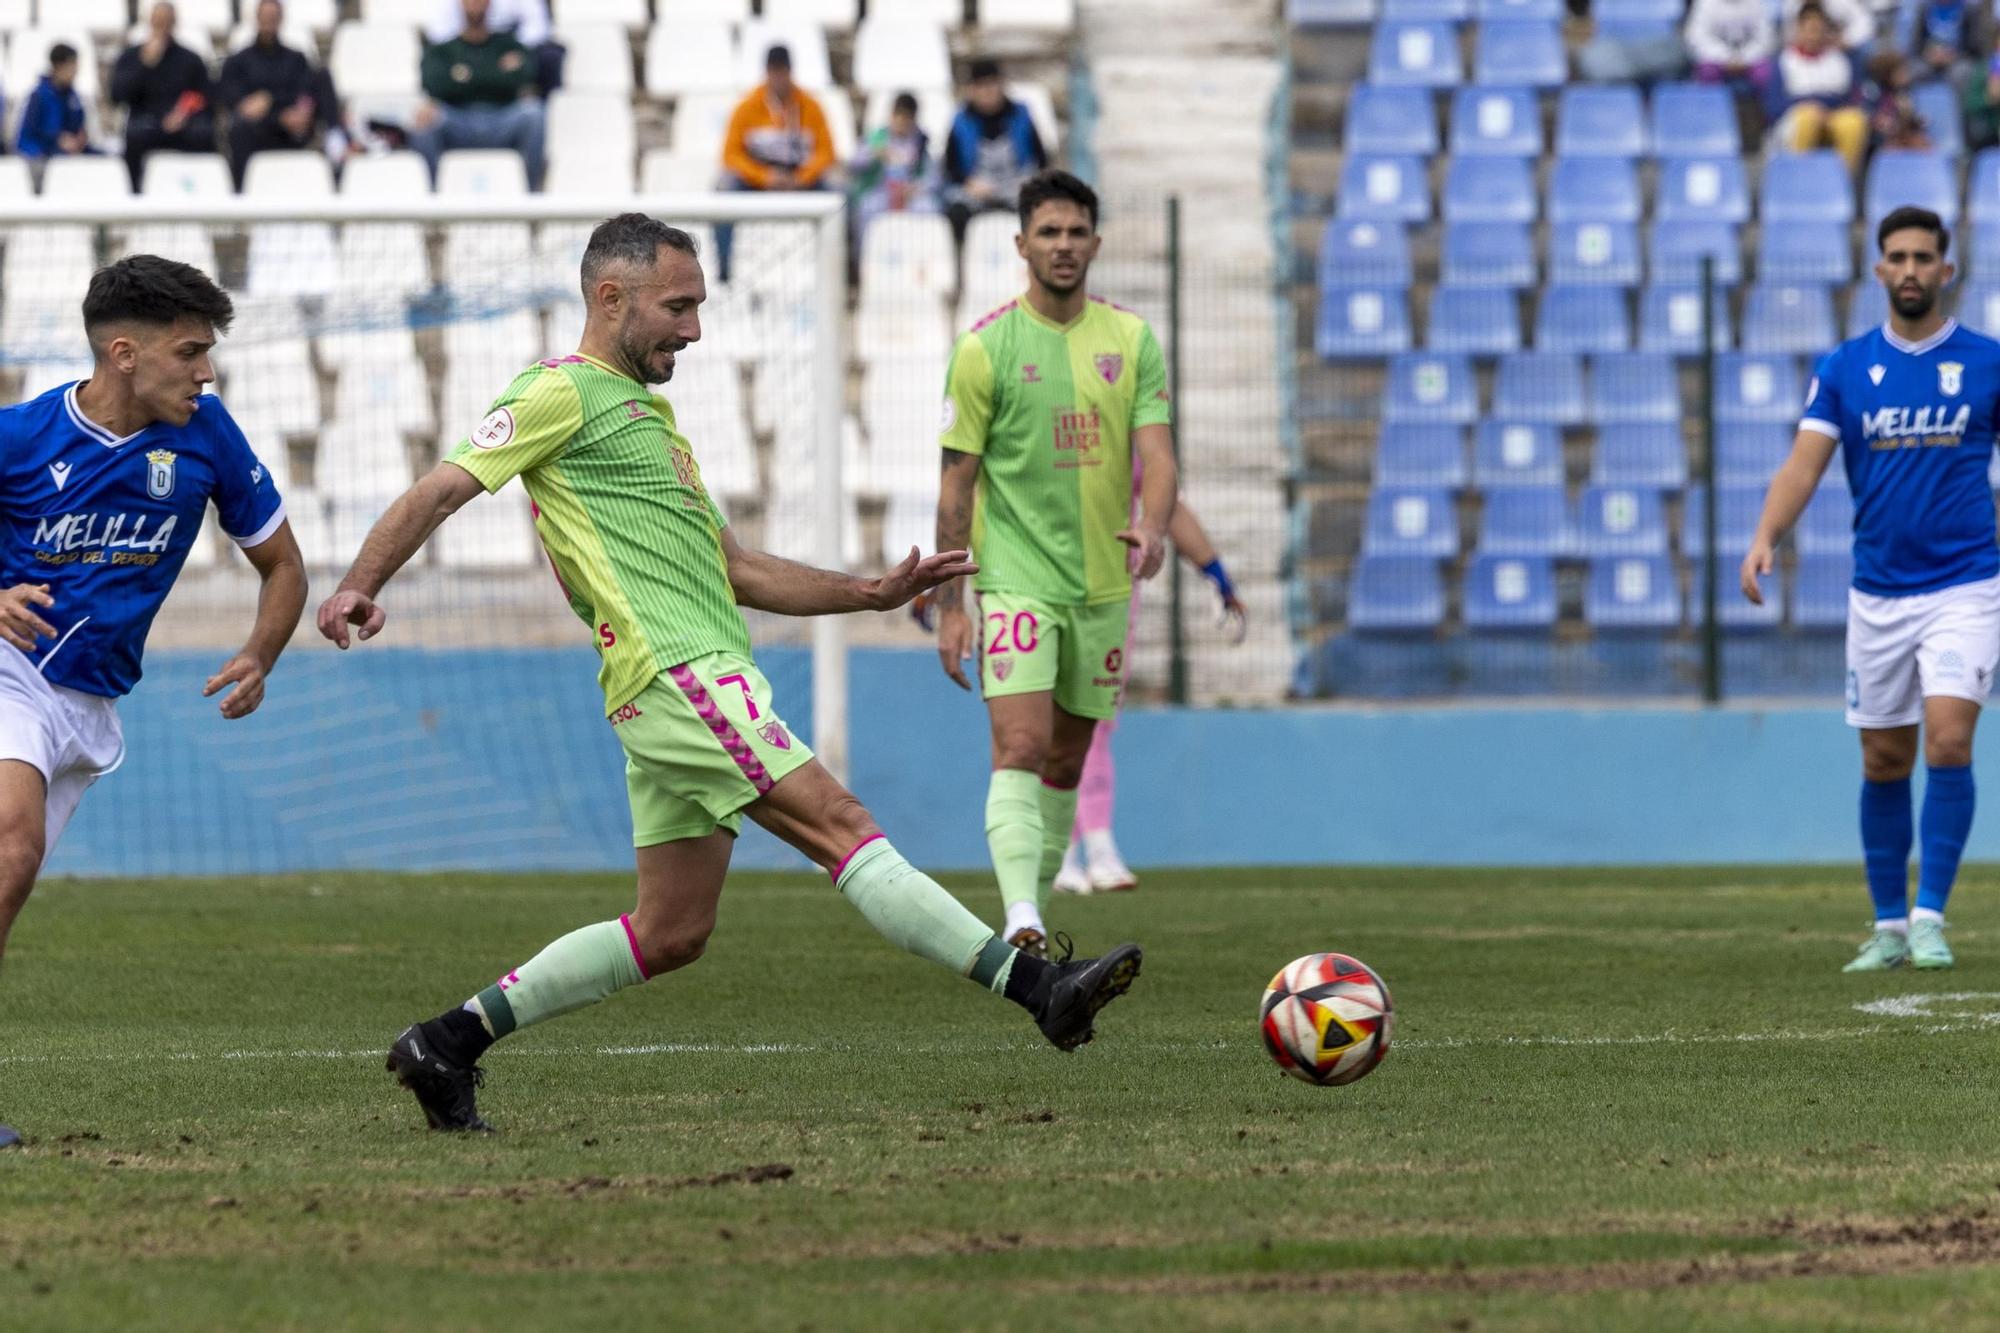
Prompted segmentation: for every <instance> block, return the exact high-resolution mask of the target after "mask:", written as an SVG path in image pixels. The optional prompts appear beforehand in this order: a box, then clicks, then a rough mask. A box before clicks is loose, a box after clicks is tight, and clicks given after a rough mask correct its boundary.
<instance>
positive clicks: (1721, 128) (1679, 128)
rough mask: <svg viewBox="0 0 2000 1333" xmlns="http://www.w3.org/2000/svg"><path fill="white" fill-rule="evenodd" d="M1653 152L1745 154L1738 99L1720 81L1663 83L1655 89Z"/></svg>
mask: <svg viewBox="0 0 2000 1333" xmlns="http://www.w3.org/2000/svg"><path fill="white" fill-rule="evenodd" d="M1653 151H1654V152H1655V153H1657V154H1659V155H1660V156H1661V157H1713V158H1735V157H1741V156H1742V155H1743V140H1742V138H1741V137H1740V136H1739V135H1738V133H1737V130H1736V99H1735V98H1733V97H1732V96H1730V93H1729V90H1728V89H1727V88H1724V87H1722V86H1721V85H1720V84H1707V83H1663V84H1661V85H1660V86H1659V87H1657V88H1655V89H1653Z"/></svg>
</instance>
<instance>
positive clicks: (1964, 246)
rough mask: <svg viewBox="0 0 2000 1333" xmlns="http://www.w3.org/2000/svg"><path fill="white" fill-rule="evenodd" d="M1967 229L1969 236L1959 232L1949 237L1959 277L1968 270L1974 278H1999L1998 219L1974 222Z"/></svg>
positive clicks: (1999, 242) (1999, 238) (1999, 228)
mask: <svg viewBox="0 0 2000 1333" xmlns="http://www.w3.org/2000/svg"><path fill="white" fill-rule="evenodd" d="M1977 197H1978V196H1976V195H1975V196H1974V198H1975V199H1976V198H1977ZM1967 230H1968V231H1970V232H1971V235H1970V236H1968V235H1966V234H1965V233H1964V232H1961V233H1959V234H1958V235H1957V236H1954V237H1952V238H1951V257H1952V260H1953V261H1954V262H1955V263H1957V264H1958V266H1959V268H1958V272H1959V277H1960V278H1961V279H1962V278H1964V277H1965V275H1966V273H1967V272H1968V271H1969V272H1970V273H1971V275H1972V276H1973V277H1975V278H2000V221H1993V220H1990V219H1989V220H1988V221H1985V222H1974V223H1973V224H1972V226H1971V227H1969V228H1967ZM1968 262H1969V265H1970V267H1969V269H1968Z"/></svg>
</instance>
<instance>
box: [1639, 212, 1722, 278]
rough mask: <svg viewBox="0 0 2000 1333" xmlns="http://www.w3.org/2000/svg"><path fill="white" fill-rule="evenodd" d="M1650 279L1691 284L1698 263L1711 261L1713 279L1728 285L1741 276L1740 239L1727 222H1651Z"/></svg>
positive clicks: (1699, 266)
mask: <svg viewBox="0 0 2000 1333" xmlns="http://www.w3.org/2000/svg"><path fill="white" fill-rule="evenodd" d="M1652 242H1653V245H1652V249H1653V281H1654V282H1665V283H1679V284H1683V285H1687V286H1695V285H1698V284H1699V283H1700V282H1701V263H1702V260H1704V259H1709V260H1713V261H1714V263H1715V281H1716V283H1717V284H1718V285H1720V286H1723V287H1732V286H1734V285H1735V284H1737V283H1739V282H1741V281H1742V280H1743V243H1742V241H1741V240H1740V239H1738V237H1737V234H1736V228H1735V226H1734V225H1733V224H1731V223H1728V222H1655V223H1654V224H1653V235H1652Z"/></svg>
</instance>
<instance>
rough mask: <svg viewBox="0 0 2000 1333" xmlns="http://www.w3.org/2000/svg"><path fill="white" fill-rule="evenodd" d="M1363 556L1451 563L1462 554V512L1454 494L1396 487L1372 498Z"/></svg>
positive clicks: (1436, 490)
mask: <svg viewBox="0 0 2000 1333" xmlns="http://www.w3.org/2000/svg"><path fill="white" fill-rule="evenodd" d="M1361 554H1363V555H1405V556H1422V557H1424V558H1425V559H1429V560H1448V559H1450V558H1451V557H1453V556H1455V555H1457V554H1458V510H1457V509H1456V508H1454V507H1453V505H1452V502H1451V492H1449V491H1446V490H1442V489H1440V488H1437V487H1407V486H1392V487H1383V488H1381V489H1378V490H1376V491H1375V492H1374V493H1372V494H1371V495H1369V497H1368V516H1367V518H1366V519H1365V520H1364V522H1363V525H1362V529H1361Z"/></svg>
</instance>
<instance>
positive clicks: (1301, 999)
mask: <svg viewBox="0 0 2000 1333" xmlns="http://www.w3.org/2000/svg"><path fill="white" fill-rule="evenodd" d="M1257 1026H1258V1030H1259V1031H1261V1032H1262V1033H1263V1035H1264V1047H1265V1049H1267V1050H1268V1051H1270V1052H1271V1058H1272V1059H1273V1060H1276V1061H1277V1062H1278V1068H1280V1069H1282V1070H1284V1071H1285V1072H1286V1073H1287V1074H1290V1075H1291V1076H1292V1077H1293V1078H1296V1079H1303V1080H1304V1081H1305V1082H1307V1083H1315V1084H1318V1085H1319V1086H1321V1087H1334V1086H1336V1085H1338V1084H1342V1083H1352V1082H1354V1080H1356V1079H1358V1078H1361V1077H1362V1076H1364V1075H1365V1074H1367V1073H1368V1072H1369V1071H1370V1070H1372V1069H1374V1068H1375V1066H1376V1065H1379V1064H1381V1063H1382V1057H1383V1056H1385V1055H1387V1054H1388V1053H1389V1035H1390V1029H1391V1028H1392V1027H1394V1026H1395V1007H1394V1005H1393V1004H1392V1003H1391V1002H1390V1000H1389V988H1388V987H1387V986H1386V985H1384V984H1383V982H1382V978H1381V977H1379V976H1377V975H1376V974H1375V972H1374V970H1373V969H1372V968H1370V967H1369V966H1368V964H1366V963H1364V962H1362V961H1361V960H1360V959H1358V958H1350V957H1349V956H1348V955H1346V954H1344V953H1309V954H1307V955H1306V956H1305V957H1303V958H1300V959H1296V960H1294V961H1293V962H1291V963H1288V964H1287V965H1286V966H1285V968H1284V969H1283V970H1282V971H1280V972H1279V973H1278V975H1277V976H1275V977H1272V978H1271V984H1270V985H1269V986H1267V987H1265V989H1264V1000H1263V1003H1261V1004H1260V1005H1259V1006H1258V1007H1257Z"/></svg>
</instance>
